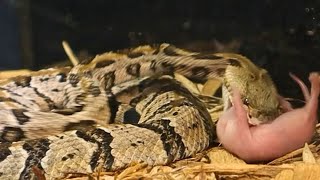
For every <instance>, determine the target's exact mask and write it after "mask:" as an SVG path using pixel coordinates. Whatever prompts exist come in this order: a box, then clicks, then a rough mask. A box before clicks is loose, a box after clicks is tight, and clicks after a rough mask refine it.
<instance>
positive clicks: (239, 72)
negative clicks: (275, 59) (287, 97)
mask: <svg viewBox="0 0 320 180" xmlns="http://www.w3.org/2000/svg"><path fill="white" fill-rule="evenodd" d="M229 56H230V57H229V58H233V63H230V66H228V67H227V69H226V71H225V76H224V88H223V96H224V101H225V104H227V106H226V107H225V110H226V109H228V108H229V107H231V106H232V87H234V88H237V89H238V90H239V91H240V95H241V98H242V102H243V104H244V105H245V106H246V107H245V108H246V109H247V112H248V114H247V116H248V119H249V123H250V124H252V125H258V124H262V123H266V122H268V121H271V120H273V119H275V118H276V117H278V116H279V115H280V114H281V113H282V110H281V107H280V100H279V95H278V92H277V89H276V87H275V85H274V83H273V81H272V79H271V77H270V76H269V74H268V72H267V71H266V70H265V69H261V68H259V67H257V66H256V65H254V64H253V63H252V62H251V61H250V60H249V59H247V58H246V57H243V56H240V55H235V54H229ZM230 62H232V61H230ZM227 101H228V102H229V103H228V102H227Z"/></svg>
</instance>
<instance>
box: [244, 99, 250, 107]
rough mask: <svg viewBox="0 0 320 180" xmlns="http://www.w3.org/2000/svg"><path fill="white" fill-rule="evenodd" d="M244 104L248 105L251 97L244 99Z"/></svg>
mask: <svg viewBox="0 0 320 180" xmlns="http://www.w3.org/2000/svg"><path fill="white" fill-rule="evenodd" d="M243 104H244V105H246V106H249V99H248V98H245V99H244V100H243Z"/></svg>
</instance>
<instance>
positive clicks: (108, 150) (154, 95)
mask: <svg viewBox="0 0 320 180" xmlns="http://www.w3.org/2000/svg"><path fill="white" fill-rule="evenodd" d="M175 73H179V74H181V75H183V76H185V77H187V78H189V79H190V80H192V81H195V82H201V83H204V82H206V81H207V80H209V79H211V78H218V79H220V80H221V81H222V82H223V85H224V87H225V91H226V94H227V96H231V95H232V94H231V93H229V92H230V89H231V86H233V87H237V88H238V89H239V91H240V93H241V95H242V96H243V97H242V98H243V100H244V101H245V102H249V103H248V107H249V109H250V111H249V112H250V113H251V116H252V117H254V118H256V120H257V121H256V122H258V123H259V122H261V121H264V120H271V119H273V117H275V116H277V115H279V113H281V112H280V110H279V109H280V108H279V103H278V99H277V92H276V89H275V88H274V85H273V83H272V81H271V79H270V77H269V75H268V74H267V72H266V71H265V70H263V69H260V68H258V67H256V66H255V65H254V64H252V63H251V62H250V61H249V60H248V59H246V58H245V57H243V56H240V55H236V54H201V53H194V52H187V51H184V50H181V49H178V48H175V47H174V46H172V45H169V44H162V45H161V46H159V47H156V48H151V47H150V46H141V47H138V48H135V49H130V50H124V51H120V52H118V53H113V52H109V53H105V54H102V55H99V56H97V57H95V58H94V59H93V60H92V61H91V62H88V63H82V64H79V65H77V66H75V67H74V68H72V69H70V68H67V67H66V68H59V69H47V70H42V71H38V72H35V73H33V74H31V75H30V76H21V77H16V78H12V79H8V80H4V81H2V82H1V84H0V85H1V86H0V90H1V91H0V116H1V120H0V122H1V123H0V131H1V139H0V140H1V142H2V143H1V145H0V178H1V179H31V178H32V177H34V176H35V174H34V168H36V169H38V170H40V171H41V173H42V174H43V175H44V176H45V177H46V178H48V179H55V178H62V177H65V176H66V175H67V174H68V173H92V172H96V171H101V170H102V171H114V170H118V169H122V168H124V167H127V166H129V165H130V164H132V163H140V162H144V163H147V164H149V165H164V164H168V163H171V162H173V161H176V160H179V159H183V158H185V157H188V156H191V155H193V154H195V153H197V152H201V151H203V150H204V149H206V148H208V147H210V146H211V145H213V143H214V141H215V140H216V133H215V124H214V121H213V119H212V118H211V116H210V114H209V112H208V110H207V105H206V104H205V103H204V102H202V101H201V100H200V99H199V98H198V97H197V96H196V95H195V94H193V93H191V92H190V91H189V90H188V89H187V88H185V87H184V86H183V85H182V84H181V83H180V82H178V81H176V80H175V79H174V76H175V75H174V74H175ZM164 75H165V76H164ZM257 97H260V98H259V100H258V99H257ZM261 97H266V98H265V99H264V98H261ZM228 99H229V98H228V97H226V98H225V102H224V103H225V105H226V104H227V103H228V102H227V101H228ZM74 129H76V130H74ZM15 141H17V142H15Z"/></svg>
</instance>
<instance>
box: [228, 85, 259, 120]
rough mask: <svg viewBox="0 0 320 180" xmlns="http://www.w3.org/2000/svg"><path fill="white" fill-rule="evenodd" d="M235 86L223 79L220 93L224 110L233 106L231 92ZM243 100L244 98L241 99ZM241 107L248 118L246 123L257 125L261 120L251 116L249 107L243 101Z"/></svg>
mask: <svg viewBox="0 0 320 180" xmlns="http://www.w3.org/2000/svg"><path fill="white" fill-rule="evenodd" d="M234 88H236V87H235V86H232V85H230V83H229V82H228V81H225V83H224V85H223V87H222V92H223V93H222V94H223V101H224V111H227V110H228V109H230V108H231V107H233V106H234V103H233V102H232V99H233V97H232V94H233V93H232V92H233V89H234ZM242 101H244V100H242ZM243 107H244V109H245V110H246V112H247V119H248V123H249V125H258V124H261V121H259V119H258V118H255V117H252V115H251V113H250V107H249V106H248V105H245V103H244V102H243Z"/></svg>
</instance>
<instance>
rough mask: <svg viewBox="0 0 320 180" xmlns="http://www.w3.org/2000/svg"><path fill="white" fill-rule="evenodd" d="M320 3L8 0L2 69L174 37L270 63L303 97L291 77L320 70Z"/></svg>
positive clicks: (0, 26) (289, 89)
mask: <svg viewBox="0 0 320 180" xmlns="http://www.w3.org/2000/svg"><path fill="white" fill-rule="evenodd" d="M319 30H320V2H319V0H318V1H310V0H309V1H305V0H304V1H303V0H282V1H278V0H260V1H257V0H241V1H235V0H234V1H231V0H219V1H218V0H215V1H214V0H198V1H192V0H177V1H174V0H158V1H154V0H131V1H124V0H122V1H121V0H107V1H105V0H95V1H85V0H68V1H66V0H57V1H52V0H51V1H49V0H2V1H0V69H18V68H29V69H34V70H36V69H40V68H43V67H48V66H50V65H53V64H56V63H58V62H61V61H63V60H65V59H67V57H66V55H65V53H64V51H63V48H62V46H61V41H62V40H67V41H68V42H69V43H70V45H71V47H72V49H73V50H74V51H75V52H76V53H77V54H78V55H79V56H80V57H85V56H90V55H94V54H97V53H102V52H105V51H109V50H117V49H122V48H128V47H133V46H138V45H142V44H154V43H162V42H168V43H172V44H174V45H176V46H178V47H181V48H187V49H191V50H197V51H232V52H237V53H240V54H243V55H245V56H247V57H249V58H250V59H252V60H253V61H254V62H255V63H256V64H258V65H259V66H261V67H264V68H266V69H267V70H268V71H269V72H270V74H271V76H272V78H273V79H274V81H275V83H276V84H277V86H278V88H279V91H280V93H281V94H284V96H286V97H293V98H299V99H302V94H301V92H300V88H298V86H297V85H296V84H295V83H293V81H292V80H291V79H290V78H289V76H288V73H289V72H293V73H295V74H297V75H298V76H299V77H301V78H303V80H304V81H305V82H307V77H308V74H309V72H311V71H320V61H319V57H320V56H319V55H320V32H319Z"/></svg>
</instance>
